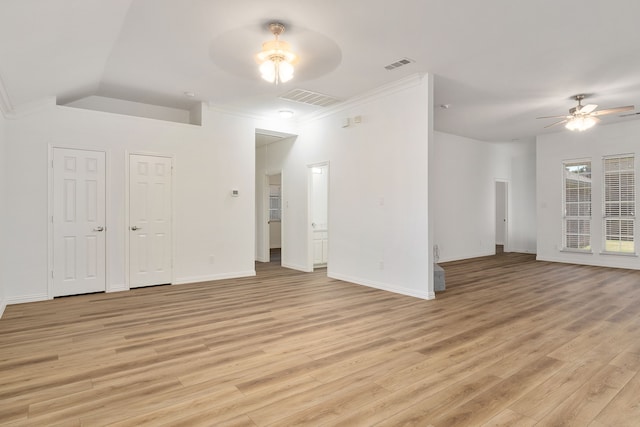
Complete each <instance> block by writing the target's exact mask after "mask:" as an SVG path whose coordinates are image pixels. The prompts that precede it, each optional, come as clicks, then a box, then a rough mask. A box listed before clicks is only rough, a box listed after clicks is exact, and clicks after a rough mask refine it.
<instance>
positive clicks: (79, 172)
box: [51, 148, 106, 297]
mask: <svg viewBox="0 0 640 427" xmlns="http://www.w3.org/2000/svg"><path fill="white" fill-rule="evenodd" d="M52 167H53V185H52V187H51V188H52V191H53V195H52V199H51V200H52V205H53V210H52V225H53V232H52V249H53V272H52V276H53V277H52V285H53V286H52V296H54V297H55V296H62V295H75V294H84V293H91V292H100V291H105V290H106V272H105V269H106V259H105V257H106V237H105V236H106V227H105V216H106V215H105V207H106V206H105V201H106V199H105V186H106V179H105V174H106V172H105V153H104V152H100V151H88V150H76V149H67V148H54V149H53V161H52Z"/></svg>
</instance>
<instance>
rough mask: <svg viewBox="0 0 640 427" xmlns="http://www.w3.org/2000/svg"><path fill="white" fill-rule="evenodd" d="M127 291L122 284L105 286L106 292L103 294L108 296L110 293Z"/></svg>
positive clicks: (127, 288)
mask: <svg viewBox="0 0 640 427" xmlns="http://www.w3.org/2000/svg"><path fill="white" fill-rule="evenodd" d="M128 290H129V287H128V286H127V285H125V284H124V283H123V284H118V285H110V286H107V290H106V291H105V292H106V293H108V294H110V293H111V292H122V291H128Z"/></svg>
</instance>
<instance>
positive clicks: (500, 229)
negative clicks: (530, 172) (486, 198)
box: [496, 181, 508, 250]
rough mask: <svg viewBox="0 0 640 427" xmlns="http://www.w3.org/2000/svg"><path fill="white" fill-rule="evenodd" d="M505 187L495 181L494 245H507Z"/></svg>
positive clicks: (503, 183)
mask: <svg viewBox="0 0 640 427" xmlns="http://www.w3.org/2000/svg"><path fill="white" fill-rule="evenodd" d="M507 185H508V184H507V182H505V181H496V245H503V246H506V245H507V194H508V190H507V189H508V187H507ZM504 249H505V250H506V247H505V248H504Z"/></svg>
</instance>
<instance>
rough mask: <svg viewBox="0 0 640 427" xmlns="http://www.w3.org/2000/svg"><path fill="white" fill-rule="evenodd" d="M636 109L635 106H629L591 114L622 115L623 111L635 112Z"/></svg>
mask: <svg viewBox="0 0 640 427" xmlns="http://www.w3.org/2000/svg"><path fill="white" fill-rule="evenodd" d="M634 108H635V107H634V106H633V105H627V106H625V107H616V108H609V109H606V110H600V111H594V112H593V113H591V115H592V116H604V115H605V114H614V113H621V112H623V111H629V110H633V109H634Z"/></svg>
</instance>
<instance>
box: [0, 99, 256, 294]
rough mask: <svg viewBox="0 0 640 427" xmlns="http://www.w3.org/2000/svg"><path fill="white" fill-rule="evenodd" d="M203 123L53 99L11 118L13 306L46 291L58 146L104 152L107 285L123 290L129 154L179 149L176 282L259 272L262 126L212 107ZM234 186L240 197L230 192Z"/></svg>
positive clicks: (8, 280)
mask: <svg viewBox="0 0 640 427" xmlns="http://www.w3.org/2000/svg"><path fill="white" fill-rule="evenodd" d="M203 121H204V123H203V126H193V125H186V124H179V123H171V122H164V121H159V120H152V119H144V118H138V117H130V116H123V115H116V114H109V113H103V112H96V111H90V110H82V109H77V108H70V107H61V106H55V105H51V106H48V107H46V108H42V109H41V110H38V111H36V112H33V113H32V114H30V115H26V116H20V117H17V118H14V119H11V120H8V121H7V122H6V123H5V128H6V138H7V139H6V141H5V145H6V153H5V155H6V158H10V159H11V162H5V168H3V170H5V169H6V176H7V177H10V178H11V180H10V184H8V185H7V188H6V192H5V197H4V198H3V199H2V200H3V206H6V210H5V209H3V212H4V214H6V218H5V219H6V223H7V224H8V227H7V230H6V239H5V242H6V244H7V245H9V246H10V247H11V251H7V257H6V259H5V268H3V270H4V284H5V286H6V287H5V296H6V299H7V301H8V303H15V302H24V301H35V300H41V299H45V298H46V296H47V279H48V276H49V271H48V252H47V236H48V234H47V230H48V228H47V226H48V223H47V203H48V173H49V169H48V156H49V149H50V147H51V146H59V147H69V148H88V149H100V150H105V151H106V152H107V170H108V172H107V186H108V188H107V192H108V196H107V197H108V208H107V242H108V243H107V245H108V246H107V281H108V283H107V287H108V289H110V290H120V289H126V286H125V283H126V274H127V273H126V271H125V252H126V251H125V249H126V248H125V242H126V240H125V235H126V232H127V230H126V229H125V225H126V220H125V200H124V196H125V184H126V181H125V172H124V171H125V168H126V165H127V163H126V162H127V158H126V156H127V153H128V152H136V153H146V154H162V155H172V156H174V159H175V162H174V167H175V173H174V206H175V210H174V213H175V217H174V243H175V261H174V278H175V280H174V283H185V282H196V281H204V280H213V279H218V278H223V277H238V276H246V275H251V274H255V272H254V263H253V261H254V246H253V245H254V224H255V222H254V213H255V209H254V204H255V197H254V185H255V179H254V171H255V128H256V123H254V121H253V120H250V119H246V118H240V117H236V116H230V115H224V114H221V113H218V112H213V111H208V110H206V111H204V112H203ZM260 125H264V124H262V123H261V124H260ZM232 189H238V190H239V191H240V197H237V198H232V197H231V190H232ZM5 202H6V204H5ZM211 257H213V260H214V262H213V263H211Z"/></svg>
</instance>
